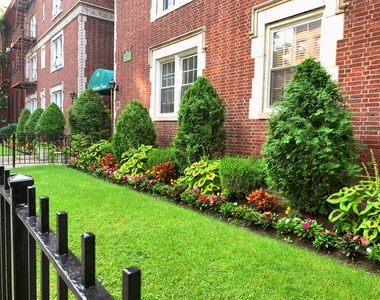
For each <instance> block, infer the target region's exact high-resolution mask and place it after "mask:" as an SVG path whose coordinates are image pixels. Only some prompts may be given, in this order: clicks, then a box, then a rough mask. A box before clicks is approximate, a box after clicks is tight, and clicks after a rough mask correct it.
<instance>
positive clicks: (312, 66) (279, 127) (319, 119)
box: [263, 58, 360, 215]
mask: <svg viewBox="0 0 380 300" xmlns="http://www.w3.org/2000/svg"><path fill="white" fill-rule="evenodd" d="M273 109H274V113H273V114H272V116H271V118H270V119H269V120H268V131H267V138H266V143H265V144H264V146H263V154H264V158H265V161H266V163H267V168H268V174H269V177H270V182H271V184H273V187H274V188H275V189H277V190H278V191H279V192H280V193H281V194H282V195H283V196H285V197H287V198H288V200H289V202H290V204H291V206H292V207H295V208H298V209H300V210H305V211H307V212H309V213H321V214H324V215H326V214H327V213H328V212H329V210H330V209H329V205H328V204H329V203H328V202H326V199H327V197H328V196H329V195H331V194H332V193H334V192H335V191H337V190H339V189H340V188H342V187H343V186H344V185H345V184H346V183H347V182H348V181H349V180H350V179H351V178H352V177H353V176H354V175H355V174H356V173H357V172H358V171H359V167H358V165H357V164H356V163H357V159H358V153H359V150H360V149H359V148H360V147H358V144H357V143H356V141H355V139H354V133H353V126H352V124H351V122H350V121H351V116H352V114H351V113H350V112H348V111H347V109H346V108H345V107H344V105H343V96H342V93H341V92H340V90H339V88H338V84H337V83H336V82H334V81H332V80H331V78H330V75H329V74H328V73H327V72H326V70H325V69H324V68H323V67H322V66H321V65H320V64H319V63H318V62H316V61H314V60H313V59H311V58H310V59H306V60H305V61H304V62H302V63H301V64H299V65H298V66H297V67H296V68H295V73H294V77H293V79H292V80H291V81H290V83H289V85H288V86H287V88H286V90H285V94H284V96H283V101H282V102H278V103H275V105H274V107H273Z"/></svg>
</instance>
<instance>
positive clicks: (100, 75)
mask: <svg viewBox="0 0 380 300" xmlns="http://www.w3.org/2000/svg"><path fill="white" fill-rule="evenodd" d="M111 80H113V71H112V70H107V69H96V70H95V72H94V73H92V75H91V78H90V81H89V82H88V87H89V88H90V87H91V88H92V89H93V90H94V91H95V92H101V91H109V90H110V85H109V82H110V81H111Z"/></svg>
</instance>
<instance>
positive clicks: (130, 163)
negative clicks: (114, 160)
mask: <svg viewBox="0 0 380 300" xmlns="http://www.w3.org/2000/svg"><path fill="white" fill-rule="evenodd" d="M151 149H152V146H150V145H148V146H145V145H140V147H138V149H133V148H131V149H129V150H127V151H125V152H124V153H123V155H122V159H121V162H120V164H121V167H120V169H119V170H117V171H115V179H118V180H120V179H121V178H122V177H123V176H124V175H126V174H128V175H141V174H144V172H145V171H146V170H147V166H146V162H147V159H148V152H149V151H150V150H151Z"/></svg>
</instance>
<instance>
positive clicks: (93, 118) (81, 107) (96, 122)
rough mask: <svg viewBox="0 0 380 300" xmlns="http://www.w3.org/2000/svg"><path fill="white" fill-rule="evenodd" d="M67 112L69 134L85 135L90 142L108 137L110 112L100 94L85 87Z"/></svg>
mask: <svg viewBox="0 0 380 300" xmlns="http://www.w3.org/2000/svg"><path fill="white" fill-rule="evenodd" d="M68 114H69V117H68V123H69V125H70V135H75V134H83V135H86V136H88V138H89V139H90V140H91V141H92V143H96V142H98V141H99V140H101V139H104V140H108V139H109V138H110V134H111V132H110V131H111V113H110V111H109V109H108V108H107V107H106V106H105V104H104V101H103V98H102V96H101V95H99V93H97V92H95V91H94V90H92V89H87V90H85V91H83V92H82V93H80V95H79V96H78V97H77V98H76V99H75V101H74V104H73V106H72V107H71V108H70V109H69V110H68Z"/></svg>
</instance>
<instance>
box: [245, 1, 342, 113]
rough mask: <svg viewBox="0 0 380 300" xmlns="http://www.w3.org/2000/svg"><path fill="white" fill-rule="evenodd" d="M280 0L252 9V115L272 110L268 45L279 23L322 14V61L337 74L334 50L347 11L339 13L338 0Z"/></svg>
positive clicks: (289, 22)
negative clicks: (253, 68)
mask: <svg viewBox="0 0 380 300" xmlns="http://www.w3.org/2000/svg"><path fill="white" fill-rule="evenodd" d="M272 2H273V1H269V2H268V3H269V4H270V3H272ZM279 3H280V4H278V5H266V6H263V5H260V6H256V7H254V8H253V9H252V12H254V13H253V14H252V26H253V29H254V30H253V31H252V33H250V34H251V38H252V47H251V57H252V58H254V59H255V70H254V77H253V79H252V98H251V99H250V104H249V118H250V119H266V118H268V117H269V116H270V114H271V112H272V111H271V109H270V108H269V107H268V103H269V99H268V89H269V87H268V85H269V81H268V70H269V65H268V60H269V58H268V55H267V53H266V49H271V47H270V42H271V36H270V32H271V31H270V30H273V28H276V27H277V26H280V25H282V26H285V24H292V23H293V22H295V23H297V22H301V21H302V20H303V19H305V20H307V19H310V20H311V19H313V18H318V16H320V17H321V20H322V24H321V50H320V61H321V64H322V65H323V66H324V67H325V68H326V70H327V71H328V72H329V73H330V74H331V76H332V78H333V79H337V78H338V71H339V70H338V66H337V65H336V55H331V54H332V53H334V54H335V53H336V49H337V41H338V40H340V39H342V38H343V27H344V14H336V12H337V2H335V1H324V0H313V1H304V0H290V1H289V0H283V1H279ZM272 4H273V3H272ZM255 24H256V25H255ZM331 28H334V30H331ZM268 47H269V48H268ZM268 51H270V50H268Z"/></svg>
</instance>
